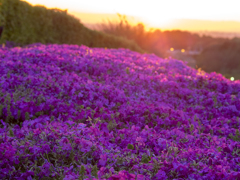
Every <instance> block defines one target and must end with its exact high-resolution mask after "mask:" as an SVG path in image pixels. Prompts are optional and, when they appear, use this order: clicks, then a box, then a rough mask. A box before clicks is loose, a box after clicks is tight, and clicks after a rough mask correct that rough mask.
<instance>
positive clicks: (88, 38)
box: [0, 0, 143, 52]
mask: <svg viewBox="0 0 240 180" xmlns="http://www.w3.org/2000/svg"><path fill="white" fill-rule="evenodd" d="M0 26H3V27H4V29H3V32H2V36H1V39H0V43H1V44H2V43H6V41H11V42H15V43H17V44H19V45H27V44H32V43H43V44H47V43H52V44H53V43H54V44H77V45H86V46H89V47H107V48H127V49H131V50H133V51H138V52H143V50H142V49H141V48H140V47H139V46H138V45H136V43H134V42H133V41H130V40H127V39H125V38H121V37H116V36H113V35H108V34H105V33H102V32H98V31H93V30H90V29H88V28H86V27H85V26H84V25H83V24H81V23H80V21H79V20H78V19H77V18H75V17H73V16H70V15H69V14H68V13H67V11H63V10H59V9H47V8H45V7H43V6H31V5H30V4H28V3H27V2H24V1H21V0H0Z"/></svg>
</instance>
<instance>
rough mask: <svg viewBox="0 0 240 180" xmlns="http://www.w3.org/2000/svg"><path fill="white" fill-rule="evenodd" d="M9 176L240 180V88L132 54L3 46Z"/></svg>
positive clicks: (2, 147)
mask: <svg viewBox="0 0 240 180" xmlns="http://www.w3.org/2000/svg"><path fill="white" fill-rule="evenodd" d="M0 70H1V71H0V77H1V78H0V87H1V91H0V120H1V125H0V179H16V178H18V179H39V178H40V179H46V178H49V179H54V178H55V179H94V178H95V179H110V180H115V179H238V178H240V173H239V171H240V133H239V129H240V128H239V123H240V120H239V116H240V82H239V81H235V82H231V81H229V80H228V79H225V78H224V77H222V76H221V75H219V74H216V73H211V74H207V73H204V72H202V71H197V70H195V69H192V68H190V67H188V66H186V65H185V64H184V63H183V62H181V61H178V60H174V59H160V58H158V57H157V56H155V55H149V54H144V55H141V54H139V53H136V52H132V51H130V50H126V49H101V48H88V47H86V46H76V45H41V44H40V45H30V46H28V47H26V48H11V49H10V48H2V49H0Z"/></svg>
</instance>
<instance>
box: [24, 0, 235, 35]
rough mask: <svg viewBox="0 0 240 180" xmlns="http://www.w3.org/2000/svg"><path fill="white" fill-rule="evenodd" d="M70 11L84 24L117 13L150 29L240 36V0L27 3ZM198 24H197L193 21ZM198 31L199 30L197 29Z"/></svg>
mask: <svg viewBox="0 0 240 180" xmlns="http://www.w3.org/2000/svg"><path fill="white" fill-rule="evenodd" d="M26 1H27V2H29V3H30V4H32V5H37V4H40V5H44V6H46V7H48V8H59V9H67V10H68V13H69V14H73V15H74V16H76V17H78V18H80V19H81V21H83V22H84V23H100V22H102V21H103V20H106V19H107V18H108V19H116V18H117V15H116V14H117V13H119V14H122V15H126V16H127V17H131V18H130V20H132V21H133V22H137V21H138V22H139V21H141V22H143V23H144V24H146V26H148V27H156V28H162V29H174V28H177V27H180V28H179V29H181V28H183V29H184V28H187V27H188V29H190V30H193V29H194V30H197V29H198V30H213V31H214V30H219V31H229V32H240V10H239V7H240V0H201V1H194V0H147V1H146V0H142V1H140V0H26ZM193 20H195V21H193ZM203 26H206V27H203ZM194 27H195V28H194Z"/></svg>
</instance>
